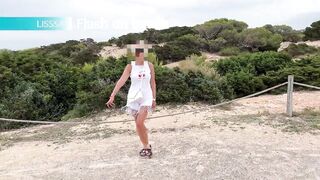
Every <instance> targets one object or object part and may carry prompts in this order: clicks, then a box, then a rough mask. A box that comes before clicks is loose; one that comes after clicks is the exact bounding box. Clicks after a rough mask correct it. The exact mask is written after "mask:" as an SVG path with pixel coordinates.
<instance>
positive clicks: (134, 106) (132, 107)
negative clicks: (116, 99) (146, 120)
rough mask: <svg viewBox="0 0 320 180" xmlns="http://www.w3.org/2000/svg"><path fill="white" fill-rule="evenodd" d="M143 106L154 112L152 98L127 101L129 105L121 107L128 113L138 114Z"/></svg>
mask: <svg viewBox="0 0 320 180" xmlns="http://www.w3.org/2000/svg"><path fill="white" fill-rule="evenodd" d="M142 107H146V108H147V111H148V112H149V113H152V112H153V111H152V99H150V98H143V99H142V100H140V101H135V102H131V103H128V102H127V105H126V106H124V107H122V108H121V109H122V110H124V111H125V112H126V113H127V114H130V115H132V116H136V115H137V114H138V112H139V111H140V109H141V108H142Z"/></svg>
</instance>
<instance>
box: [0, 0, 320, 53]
mask: <svg viewBox="0 0 320 180" xmlns="http://www.w3.org/2000/svg"><path fill="white" fill-rule="evenodd" d="M319 7H320V1H319V0H304V1H301V0H241V1H240V0H201V1H200V0H183V1H182V0H181V1H179V0H175V1H174V0H161V1H160V0H157V1H153V0H90V1H89V0H55V1H45V0H24V1H21V0H1V3H0V16H2V17H7V16H15V17H17V16H18V17H31V16H39V17H41V16H54V17H57V16H58V17H69V19H70V20H71V21H72V23H73V28H72V29H69V30H63V31H0V49H2V48H7V49H14V50H18V49H24V48H31V47H39V46H41V45H48V44H51V43H58V42H65V41H66V40H70V39H75V40H79V39H81V38H89V37H90V38H93V39H95V40H96V41H106V40H108V39H109V38H110V37H113V36H115V37H117V36H120V35H123V34H126V33H129V32H142V31H143V30H145V29H146V27H149V28H156V29H164V28H168V27H171V26H184V25H186V26H194V25H196V24H200V23H203V22H205V21H208V20H211V19H215V18H222V17H225V18H229V19H236V20H240V21H244V22H246V23H247V24H248V25H249V27H257V26H263V25H265V24H274V25H276V24H287V25H290V26H292V27H293V28H295V29H304V28H305V27H307V26H309V25H310V24H311V23H312V22H314V21H317V20H320V8H319Z"/></svg>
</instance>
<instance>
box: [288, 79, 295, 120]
mask: <svg viewBox="0 0 320 180" xmlns="http://www.w3.org/2000/svg"><path fill="white" fill-rule="evenodd" d="M293 78H294V77H293V75H289V76H288V89H287V114H288V116H289V117H292V111H293V103H292V98H293Z"/></svg>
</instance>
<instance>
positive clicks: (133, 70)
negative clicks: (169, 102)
mask: <svg viewBox="0 0 320 180" xmlns="http://www.w3.org/2000/svg"><path fill="white" fill-rule="evenodd" d="M129 76H130V79H131V85H130V89H129V92H128V97H129V96H130V97H132V94H135V93H136V92H137V91H138V90H139V88H140V87H141V92H142V94H143V98H142V99H139V100H136V101H133V102H132V101H129V98H127V104H126V106H125V108H126V112H127V113H128V114H131V115H132V116H133V117H134V119H135V122H136V131H137V134H138V135H139V137H140V141H141V142H142V144H143V148H142V149H141V151H140V152H139V154H140V156H148V157H151V155H152V151H151V144H149V141H148V133H147V131H148V129H147V128H146V127H145V125H144V121H145V120H146V117H147V115H148V112H152V110H155V107H156V82H155V72H154V66H153V64H152V63H150V62H148V61H145V60H144V53H143V49H136V52H135V61H131V64H127V66H126V67H125V69H124V71H123V73H122V75H121V77H120V79H119V80H118V82H117V84H116V86H115V87H114V89H113V91H112V93H111V95H110V98H109V101H108V102H107V103H106V105H107V106H108V107H109V108H110V107H112V106H113V105H114V103H113V101H114V96H115V95H116V94H117V92H118V91H119V89H120V88H121V87H122V86H123V85H124V84H125V82H126V81H127V79H128V77H129Z"/></svg>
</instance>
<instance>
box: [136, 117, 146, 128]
mask: <svg viewBox="0 0 320 180" xmlns="http://www.w3.org/2000/svg"><path fill="white" fill-rule="evenodd" d="M136 127H137V128H143V127H144V122H143V121H142V120H139V119H137V121H136Z"/></svg>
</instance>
